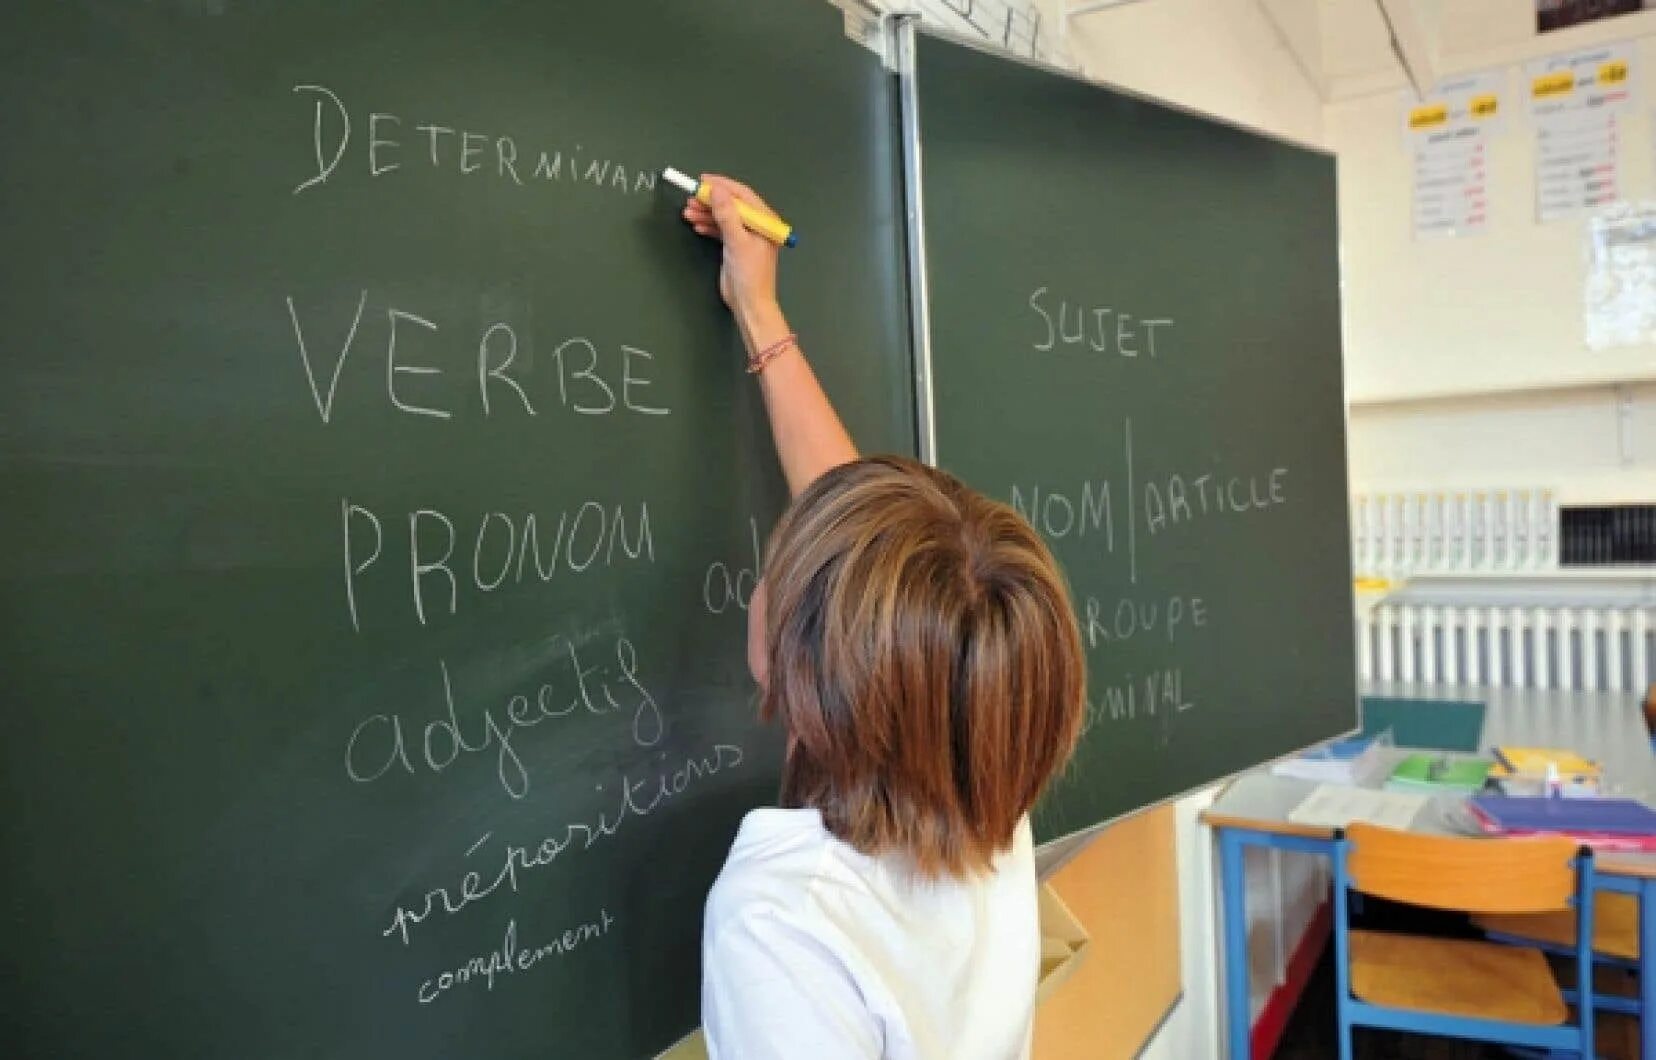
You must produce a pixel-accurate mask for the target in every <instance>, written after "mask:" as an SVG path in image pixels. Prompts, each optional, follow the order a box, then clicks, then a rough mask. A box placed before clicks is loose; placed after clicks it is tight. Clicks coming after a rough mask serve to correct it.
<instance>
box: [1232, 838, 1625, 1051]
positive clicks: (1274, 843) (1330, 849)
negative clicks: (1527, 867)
mask: <svg viewBox="0 0 1656 1060" xmlns="http://www.w3.org/2000/svg"><path fill="white" fill-rule="evenodd" d="M1213 828H1214V831H1215V832H1217V833H1218V840H1219V892H1220V916H1221V918H1222V920H1223V935H1222V942H1223V945H1224V950H1225V956H1224V976H1225V982H1224V996H1225V1039H1226V1044H1227V1047H1228V1048H1227V1056H1228V1057H1229V1060H1249V1056H1250V1053H1251V1052H1252V1049H1253V1014H1252V1012H1251V1011H1250V1006H1249V997H1248V986H1249V984H1248V917H1247V913H1248V909H1247V902H1248V898H1247V878H1246V876H1245V874H1244V872H1243V864H1242V855H1243V852H1244V851H1245V850H1246V849H1247V848H1248V847H1263V848H1265V849H1270V850H1283V851H1288V852H1290V853H1294V854H1315V855H1318V856H1320V857H1332V856H1333V853H1334V837H1333V835H1332V834H1329V835H1321V836H1313V835H1290V834H1286V833H1283V832H1279V831H1271V830H1269V829H1270V822H1265V821H1262V822H1260V827H1259V828H1257V829H1256V828H1249V827H1246V826H1245V825H1243V824H1240V823H1236V822H1235V820H1234V819H1230V820H1229V821H1227V823H1224V824H1219V823H1215V824H1214V825H1213ZM1491 842H1499V840H1491ZM1616 865H1617V862H1616V859H1615V858H1614V857H1613V856H1611V857H1607V858H1605V859H1604V862H1603V863H1601V864H1600V866H1599V869H1598V872H1597V873H1595V882H1594V887H1593V889H1594V891H1595V893H1596V892H1597V891H1610V892H1614V893H1617V894H1631V895H1635V896H1636V897H1637V898H1638V899H1639V1002H1640V1005H1641V1015H1640V1017H1639V1049H1640V1055H1641V1056H1647V1057H1656V1020H1651V1019H1647V1018H1645V1016H1644V1015H1643V1013H1651V1012H1656V974H1653V968H1652V958H1653V957H1656V876H1652V875H1649V874H1647V873H1639V874H1635V873H1633V872H1630V871H1629V870H1627V869H1625V868H1624V869H1622V870H1621V871H1620V872H1618V870H1617V867H1616Z"/></svg>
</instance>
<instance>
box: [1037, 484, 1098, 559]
mask: <svg viewBox="0 0 1656 1060" xmlns="http://www.w3.org/2000/svg"><path fill="white" fill-rule="evenodd" d="M1012 507H1013V508H1015V509H1017V512H1018V514H1019V515H1021V516H1023V517H1024V519H1025V520H1026V521H1028V523H1029V525H1031V526H1033V527H1034V528H1035V529H1037V530H1039V531H1040V532H1041V533H1042V534H1043V535H1044V536H1046V537H1047V538H1049V539H1052V540H1058V539H1060V538H1065V537H1069V536H1070V535H1071V534H1074V535H1075V536H1076V537H1085V536H1087V535H1088V534H1089V533H1091V534H1095V535H1096V534H1100V533H1102V534H1103V536H1104V551H1106V552H1114V551H1115V520H1114V518H1113V515H1112V513H1111V510H1110V483H1109V481H1108V480H1105V479H1099V480H1098V481H1096V482H1091V481H1089V482H1083V483H1081V489H1080V490H1079V491H1075V490H1072V491H1070V492H1069V493H1067V494H1065V493H1060V492H1058V491H1057V490H1052V489H1048V490H1044V491H1043V489H1042V488H1041V487H1040V486H1038V485H1029V486H1019V485H1017V484H1014V485H1013V486H1012Z"/></svg>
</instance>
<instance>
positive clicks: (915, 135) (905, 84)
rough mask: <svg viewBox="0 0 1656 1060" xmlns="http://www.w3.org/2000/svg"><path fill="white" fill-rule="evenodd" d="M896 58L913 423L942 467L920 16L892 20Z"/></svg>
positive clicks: (923, 454)
mask: <svg viewBox="0 0 1656 1060" xmlns="http://www.w3.org/2000/svg"><path fill="white" fill-rule="evenodd" d="M888 25H889V27H890V34H891V49H892V54H894V55H895V56H896V57H897V63H896V65H897V85H898V99H899V103H898V106H899V107H900V109H901V114H900V118H901V137H902V141H903V143H902V150H903V197H904V201H905V204H906V213H907V221H908V273H909V314H910V318H911V322H912V324H911V326H912V332H913V339H912V343H913V346H914V424H915V430H916V433H917V434H918V436H919V438H918V441H919V450H920V459H921V460H923V461H924V462H926V463H927V464H930V465H932V466H933V467H936V466H937V415H936V412H935V408H934V405H933V399H932V350H931V302H930V298H929V292H930V290H931V288H930V280H929V278H928V276H927V273H926V192H925V183H924V181H922V180H921V176H922V169H921V160H920V84H919V80H918V79H917V78H916V77H915V76H914V74H915V33H916V32H917V30H918V28H919V25H920V16H918V15H914V14H907V15H897V16H894V17H893V18H892V19H891V20H890V21H889V23H888Z"/></svg>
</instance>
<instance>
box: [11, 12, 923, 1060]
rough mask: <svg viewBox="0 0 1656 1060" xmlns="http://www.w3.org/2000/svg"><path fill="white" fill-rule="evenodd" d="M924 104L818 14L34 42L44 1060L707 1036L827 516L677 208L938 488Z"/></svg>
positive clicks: (208, 28) (550, 16)
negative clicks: (776, 285)
mask: <svg viewBox="0 0 1656 1060" xmlns="http://www.w3.org/2000/svg"><path fill="white" fill-rule="evenodd" d="M892 93H893V88H892V84H891V82H890V81H889V79H888V75H887V74H886V73H885V72H884V71H883V69H882V67H881V66H880V64H879V62H878V61H877V60H876V58H875V57H874V56H873V55H871V54H869V53H867V52H866V51H864V50H863V49H861V48H859V47H857V46H855V45H853V44H852V43H850V42H848V41H846V40H845V39H844V37H843V35H842V33H841V22H840V15H839V14H838V13H837V12H835V11H834V10H833V9H832V8H831V7H829V6H828V5H826V4H823V3H821V2H820V0H704V2H701V3H696V4H663V3H659V2H656V0H606V2H604V3H577V2H574V0H560V2H549V0H533V2H528V0H503V2H497V3H488V4H458V3H448V2H436V0H430V2H400V3H378V2H368V0H287V2H283V3H261V4H249V3H226V2H222V0H160V2H154V3H145V4H135V3H106V2H91V0H26V2H25V0H19V2H14V3H9V4H7V5H5V7H4V12H3V13H0V95H3V96H4V98H5V100H6V107H5V111H4V115H3V116H0V133H3V136H0V139H3V140H4V144H5V147H4V150H3V151H0V185H3V186H4V188H5V192H4V195H0V233H3V244H0V245H3V249H0V261H3V263H4V264H3V269H4V273H3V276H0V497H3V498H4V510H5V514H4V515H3V516H0V675H3V679H4V685H5V695H4V725H5V738H4V740H3V741H0V747H3V749H0V778H3V779H0V790H3V791H4V802H3V805H0V829H3V834H4V847H3V851H0V861H3V864H4V867H3V868H0V881H3V883H0V887H3V891H4V901H3V905H4V908H5V910H6V912H5V914H4V917H5V925H6V930H5V946H4V953H3V956H0V970H3V971H0V977H3V981H4V983H5V985H6V993H7V998H6V1002H5V1005H4V1006H3V1007H4V1009H5V1015H4V1016H3V1017H0V1023H3V1025H4V1031H0V1040H4V1041H5V1043H6V1047H5V1052H6V1053H7V1055H10V1056H18V1057H42V1058H44V1057H52V1058H54V1060H56V1058H71V1057H113V1056H127V1057H179V1058H182V1057H238V1058H241V1057H248V1058H252V1057H271V1058H275V1057H308V1058H309V1057H314V1058H321V1057H351V1058H362V1057H386V1058H397V1060H412V1058H416V1057H458V1056H469V1057H494V1058H507V1057H570V1058H576V1057H579V1058H581V1060H602V1058H611V1057H627V1058H632V1057H640V1056H646V1055H650V1054H652V1053H653V1052H655V1051H656V1050H658V1049H660V1048H662V1047H664V1046H666V1045H667V1044H669V1043H670V1042H671V1041H672V1040H673V1039H674V1038H675V1037H677V1036H678V1035H680V1034H682V1033H684V1032H686V1031H688V1030H689V1029H690V1028H692V1027H693V1026H694V1025H695V1023H696V1016H697V994H698V989H699V967H698V948H699V939H700V927H701V908H702V902H703V899H704V897H705V894H706V891H707V888H708V886H709V885H710V883H711V881H712V879H713V877H714V875H715V873H716V872H717V870H718V868H719V866H720V864H721V862H722V860H723V857H724V854H725V851H726V849H727V847H728V843H729V840H730V838H731V836H732V835H733V834H734V830H735V828H736V825H737V823H738V821H739V819H740V816H741V814H742V813H743V812H744V811H745V810H746V809H748V808H749V807H751V806H753V805H755V804H758V803H763V802H768V801H770V800H772V798H773V797H774V791H775V782H776V773H777V763H778V746H777V741H776V739H775V737H774V734H769V733H766V732H764V731H763V730H761V728H760V727H759V726H758V725H757V724H756V723H755V721H754V719H753V711H752V706H753V704H752V692H751V688H750V682H749V679H748V677H747V675H746V668H745V665H744V663H743V658H744V655H743V647H742V645H743V640H742V637H743V629H744V621H745V619H744V614H743V610H742V600H743V599H745V595H746V593H747V592H748V591H750V589H751V586H752V582H753V573H752V571H753V568H754V566H755V550H756V547H757V546H756V542H757V540H758V539H761V538H762V537H763V535H764V534H765V533H766V532H767V531H768V527H769V523H770V522H771V520H772V519H773V518H774V517H775V515H776V513H777V512H778V511H779V510H780V506H781V504H782V502H783V499H784V497H785V492H784V490H783V489H782V486H781V482H780V477H779V475H778V473H777V471H776V469H775V468H774V466H773V465H774V457H773V456H772V454H771V451H770V442H769V437H768V433H767V431H766V428H765V424H764V420H763V409H762V407H761V405H760V404H759V402H758V399H757V392H756V390H755V389H754V388H753V386H752V384H751V381H750V380H749V379H748V377H747V376H746V375H745V374H743V372H742V370H741V365H740V360H739V356H740V354H739V344H738V340H737V337H736V335H735V334H734V332H733V330H732V328H731V326H730V324H729V320H728V314H727V313H726V312H725V311H724V309H723V307H722V306H720V305H719V304H718V301H717V296H716V294H715V291H714V277H715V273H716V264H717V250H716V248H715V247H714V246H712V245H711V244H708V243H706V242H705V241H702V240H698V239H697V238H696V237H695V236H694V235H693V234H692V233H689V232H688V231H687V230H686V229H685V228H684V226H683V225H682V223H681V222H680V221H679V219H678V217H677V205H678V204H679V203H681V202H682V196H681V195H679V194H678V193H676V192H669V191H667V190H666V189H664V188H661V187H655V186H653V174H654V173H656V172H658V171H659V169H660V167H662V166H663V165H674V166H678V167H680V168H683V169H689V170H692V171H695V170H698V169H703V168H721V169H727V170H729V171H732V172H736V173H739V174H741V175H743V176H744V177H746V178H747V179H749V180H751V181H752V182H753V183H755V184H756V185H758V186H759V187H761V188H763V189H764V190H765V192H766V194H767V196H768V197H771V198H773V200H774V201H775V202H776V203H777V205H778V206H779V208H781V209H783V210H784V211H785V212H786V214H787V216H788V217H789V219H790V220H792V221H793V222H794V223H795V224H796V225H797V226H798V228H799V230H800V233H801V242H802V247H801V249H799V250H797V251H790V252H789V254H788V261H787V264H786V267H785V277H784V283H785V289H784V292H783V293H784V297H785V299H786V301H787V303H788V305H789V307H790V310H791V311H792V313H793V317H794V323H795V324H796V325H797V326H798V328H799V330H800V332H801V333H802V335H803V336H804V339H805V342H806V344H807V346H808V347H809V348H810V349H811V350H812V351H813V353H814V354H816V360H817V363H818V364H819V366H820V371H821V373H822V375H823V376H824V377H825V382H826V384H827V386H828V389H829V391H830V392H831V394H832V395H833V396H834V397H835V398H836V399H837V400H838V402H839V405H840V407H841V409H842V410H843V412H844V414H845V417H846V419H847V421H848V422H849V424H850V426H851V428H852V429H853V431H854V432H855V433H856V435H857V436H858V438H859V440H860V441H861V442H862V443H863V444H864V445H865V446H866V447H868V448H869V449H875V450H879V449H883V450H895V451H910V452H912V449H913V442H912V437H913V423H912V412H911V409H912V401H913V396H912V387H911V386H910V384H909V382H908V380H909V370H908V368H907V338H906V336H907V323H906V317H905V315H904V308H903V301H902V299H903V289H904V282H903V279H902V276H901V231H900V228H899V226H898V224H897V218H898V216H899V213H900V206H901V196H900V184H899V180H898V175H899V172H900V160H899V159H898V158H897V144H896V141H895V139H894V138H893V137H892V134H891V124H892V119H891V113H892V107H893V104H894V98H893V95H892ZM347 122H348V123H349V126H348V128H349V131H348V135H347V124H346V123H347ZM490 969H493V970H492V971H491V970H490Z"/></svg>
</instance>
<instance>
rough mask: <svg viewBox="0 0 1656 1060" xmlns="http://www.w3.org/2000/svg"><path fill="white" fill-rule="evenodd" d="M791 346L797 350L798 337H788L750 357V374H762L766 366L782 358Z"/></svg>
mask: <svg viewBox="0 0 1656 1060" xmlns="http://www.w3.org/2000/svg"><path fill="white" fill-rule="evenodd" d="M789 346H792V347H795V348H796V349H797V348H798V346H799V336H798V335H786V336H784V337H782V338H780V339H778V340H776V341H775V342H773V343H771V344H770V345H769V346H766V347H765V348H764V349H762V350H760V351H759V352H758V353H756V354H754V355H753V356H751V357H749V358H748V363H747V370H748V374H749V375H758V374H759V373H760V372H763V371H764V370H765V366H766V365H768V364H770V363H771V362H772V361H774V360H776V359H777V358H778V357H780V356H782V353H783V351H785V350H786V349H787V348H788V347H789Z"/></svg>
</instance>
